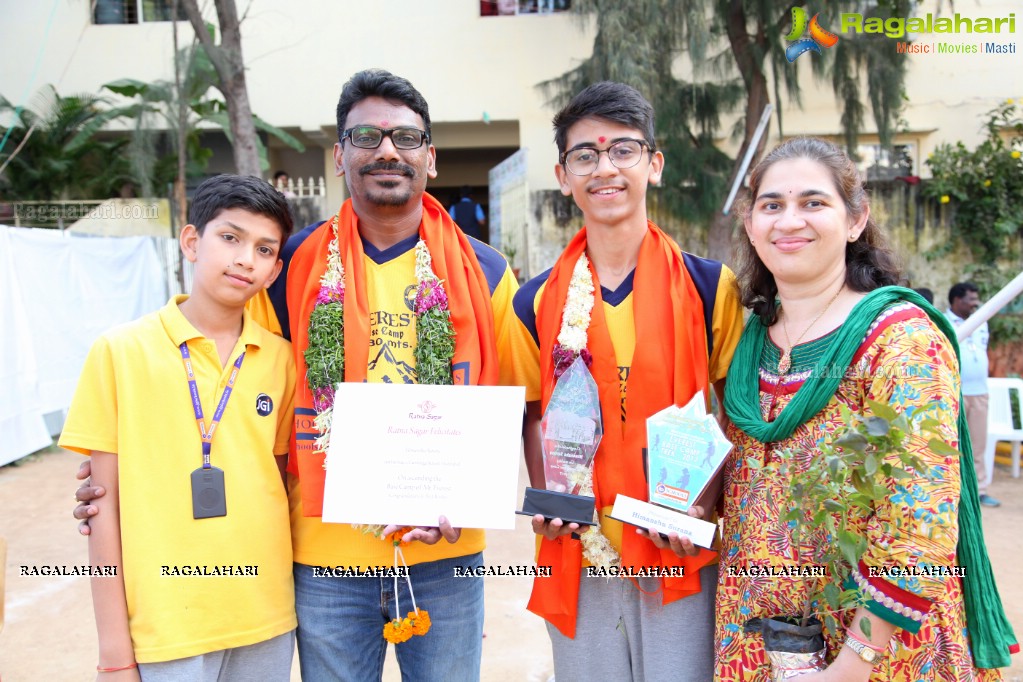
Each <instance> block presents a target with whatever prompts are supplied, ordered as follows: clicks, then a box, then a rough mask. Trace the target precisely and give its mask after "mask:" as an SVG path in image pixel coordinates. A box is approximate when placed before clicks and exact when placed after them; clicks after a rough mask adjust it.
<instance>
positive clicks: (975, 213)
mask: <svg viewBox="0 0 1023 682" xmlns="http://www.w3.org/2000/svg"><path fill="white" fill-rule="evenodd" d="M984 130H985V131H986V133H987V135H986V137H985V139H984V141H983V142H981V143H980V144H979V145H977V147H976V149H973V150H969V149H967V148H966V146H965V145H963V143H962V142H957V143H955V144H954V145H951V144H943V145H941V146H939V147H938V148H937V149H935V150H934V153H933V154H932V155H931V157H930V158H929V159H928V160H927V165H928V166H930V167H931V174H932V176H933V179H932V180H931V182H929V183H927V184H926V185H924V189H923V192H924V194H925V195H926V196H930V197H932V198H934V199H937V200H939V201H940V202H941V203H942V204H949V206H950V208H951V211H952V214H951V215H952V229H953V234H954V235H955V237H956V239H955V240H951V241H949V243H948V244H947V245H946V246H945V247H944V248H943V249H941V250H940V251H936V252H934V253H932V254H928V255H929V257H939V256H942V255H944V253H945V252H946V251H947V250H949V249H951V248H952V246H953V245H954V242H955V241H962V242H963V243H965V244H966V245H967V246H968V247H969V248H970V251H971V253H972V254H973V265H971V266H970V267H969V277H970V279H971V280H973V281H974V282H976V283H977V286H978V287H979V288H980V289H981V296H982V297H983V298H988V297H990V296H991V295H993V294H994V293H996V292H997V291H998V290H1000V289H1001V288H1002V287H1003V286H1005V284H1007V283H1008V282H1009V280H1011V279H1012V278H1013V277H1015V276H1016V275H1017V274H1019V271H1020V266H1021V263H1020V238H1021V237H1023V107H1020V105H1019V104H1018V103H1016V102H1015V100H1011V99H1009V100H1006V101H1004V102H1002V103H1001V104H999V105H998V106H997V107H995V108H994V109H992V110H991V111H989V112H988V113H987V115H986V117H985V121H984ZM990 325H991V337H992V340H993V341H995V342H999V341H1006V340H1011V339H1018V338H1021V337H1023V306H1021V305H1020V304H1019V303H1015V304H1013V305H1011V306H1010V307H1009V309H1008V310H1006V311H1005V312H1004V313H1002V314H999V315H996V316H995V317H993V318H991V320H990Z"/></svg>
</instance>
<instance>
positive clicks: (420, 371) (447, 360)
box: [304, 215, 455, 537]
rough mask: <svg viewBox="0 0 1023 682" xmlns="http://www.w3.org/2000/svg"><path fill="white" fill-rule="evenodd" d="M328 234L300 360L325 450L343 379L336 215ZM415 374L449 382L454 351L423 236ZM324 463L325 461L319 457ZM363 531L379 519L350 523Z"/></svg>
mask: <svg viewBox="0 0 1023 682" xmlns="http://www.w3.org/2000/svg"><path fill="white" fill-rule="evenodd" d="M330 229H331V232H332V233H333V237H332V238H331V240H330V244H329V245H328V247H327V269H326V270H325V271H324V273H323V276H322V277H320V291H319V293H318V294H317V295H316V303H315V304H314V305H313V309H312V312H311V313H310V315H309V346H308V348H307V349H306V351H305V353H304V355H305V361H306V366H307V367H308V372H307V373H306V381H307V382H308V384H309V390H310V391H312V394H313V409H314V410H315V411H316V419H315V420H314V424H315V426H316V430H317V431H318V432H319V436H318V437H317V438H316V441H315V442H314V445H313V447H314V449H315V450H317V451H320V452H326V451H327V446H328V445H329V444H330V430H331V426H332V422H333V415H334V387H335V386H337V385H338V384H339V383H341V382H343V381H344V380H345V325H344V303H345V269H344V265H343V264H342V258H341V248H340V246H339V242H338V235H337V232H338V216H337V215H335V216H334V218H333V219H332V220H331V221H330ZM412 307H413V312H414V313H415V316H416V348H415V360H416V379H417V382H418V383H420V384H442V385H450V384H451V383H452V373H451V360H452V359H453V358H454V356H455V329H454V325H453V324H452V322H451V312H450V310H449V309H448V296H447V292H446V291H445V290H444V285H443V283H442V282H441V281H440V280H439V279H437V275H436V274H435V273H434V272H433V259H432V258H431V256H430V249H429V248H428V247H427V246H426V242H425V241H424V240H423V239H420V240H419V242H418V243H417V244H416V297H415V301H414V303H413V306H412ZM323 467H324V468H326V467H327V462H326V460H324V462H323ZM353 525H354V527H355V528H358V529H359V530H361V531H362V532H364V533H369V534H372V535H374V536H376V537H381V535H382V532H383V529H384V528H385V526H384V525H382V524H353Z"/></svg>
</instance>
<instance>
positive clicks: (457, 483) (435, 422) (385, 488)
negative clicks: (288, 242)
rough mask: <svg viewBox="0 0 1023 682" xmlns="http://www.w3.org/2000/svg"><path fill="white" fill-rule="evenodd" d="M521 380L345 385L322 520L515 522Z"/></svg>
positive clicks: (338, 402)
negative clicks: (475, 383)
mask: <svg viewBox="0 0 1023 682" xmlns="http://www.w3.org/2000/svg"><path fill="white" fill-rule="evenodd" d="M524 405H525V389H524V388H523V387H521V386H431V385H418V384H370V383H362V384H348V383H344V384H341V385H340V386H339V387H338V389H337V392H336V393H335V399H334V421H333V426H332V428H331V441H330V446H329V448H328V450H327V477H326V485H325V487H324V494H323V520H324V521H325V522H328V523H366V524H397V525H405V526H436V525H437V518H438V517H439V516H441V515H443V516H446V517H447V518H448V521H450V522H451V525H452V526H455V527H456V528H494V529H511V528H514V526H515V508H516V497H517V493H518V490H517V488H518V474H519V457H520V453H521V443H522V412H523V408H524Z"/></svg>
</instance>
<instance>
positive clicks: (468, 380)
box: [287, 194, 499, 516]
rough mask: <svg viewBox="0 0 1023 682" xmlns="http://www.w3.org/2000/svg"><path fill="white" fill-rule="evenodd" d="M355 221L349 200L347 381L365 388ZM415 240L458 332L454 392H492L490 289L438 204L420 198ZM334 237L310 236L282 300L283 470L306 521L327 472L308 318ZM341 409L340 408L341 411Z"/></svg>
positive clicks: (343, 224)
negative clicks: (309, 374)
mask: <svg viewBox="0 0 1023 682" xmlns="http://www.w3.org/2000/svg"><path fill="white" fill-rule="evenodd" d="M358 221H359V217H358V216H357V215H355V211H354V209H353V208H352V200H351V199H349V200H348V201H346V202H345V203H344V204H343V205H342V206H341V211H340V213H339V214H338V247H339V251H340V253H341V258H342V259H343V262H344V268H345V304H344V325H345V381H346V382H360V381H366V373H367V365H368V363H369V315H370V310H369V297H368V295H367V292H366V285H365V283H366V275H365V272H366V264H365V253H364V251H363V248H362V239H361V238H360V237H359V230H358V224H359V223H358ZM419 236H420V238H422V239H424V240H425V241H426V246H427V248H429V250H430V255H431V257H432V259H433V271H434V273H435V274H436V275H437V278H438V279H440V280H441V281H442V282H443V283H444V290H445V291H446V292H447V296H448V308H449V309H450V311H451V322H452V325H453V327H454V330H455V357H454V358H453V359H452V363H451V364H452V368H453V374H454V383H455V384H472V385H477V384H478V385H485V386H487V385H495V384H496V383H497V380H498V376H499V369H498V361H497V341H496V339H495V336H494V313H493V310H492V308H491V303H490V287H489V285H488V284H487V279H486V276H485V275H484V274H483V270H482V269H481V268H480V264H479V261H478V260H477V259H476V253H475V252H474V251H473V249H472V246H471V245H470V244H469V240H468V239H467V238H466V236H465V235H464V234H463V233H462V231H461V230H459V229H458V227H457V226H456V225H455V223H454V221H453V220H451V217H450V216H449V215H448V212H447V211H446V210H445V209H444V207H443V206H441V205H440V203H439V202H438V201H437V200H436V199H434V198H433V197H431V196H430V195H429V194H423V221H422V223H421V224H420V226H419ZM331 239H333V234H332V231H331V229H330V224H329V223H324V224H323V225H321V226H320V227H319V228H318V229H317V230H316V231H314V232H313V233H312V234H311V235H310V236H309V238H308V239H306V240H305V242H303V243H302V245H301V246H300V247H299V248H298V249H297V250H296V251H295V255H294V256H293V257H292V259H291V264H290V266H289V268H288V284H287V300H288V310H289V311H291V343H292V347H293V350H294V353H295V365H296V367H297V368H298V377H299V381H298V386H297V388H296V389H295V428H294V429H293V430H292V433H291V450H290V455H289V458H288V470H289V471H290V472H291V473H293V474H295V475H297V476H298V478H299V480H300V481H302V486H301V491H302V509H303V513H304V515H305V516H321V515H322V513H323V483H324V479H325V475H326V472H325V470H324V468H323V460H324V459H325V457H326V455H325V454H324V453H323V452H319V451H314V450H313V439H314V438H315V437H316V435H317V432H316V430H315V428H313V426H312V421H313V417H314V416H315V414H316V413H315V411H314V410H313V394H312V391H310V390H309V385H308V384H307V383H306V380H305V376H306V371H307V367H306V363H305V351H306V348H308V346H309V315H310V314H311V313H312V310H313V306H314V305H315V303H316V295H317V294H318V293H319V291H320V277H322V276H323V273H324V272H325V271H326V270H327V249H328V247H329V246H330V241H331ZM341 409H343V407H342V408H341Z"/></svg>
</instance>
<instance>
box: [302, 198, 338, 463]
mask: <svg viewBox="0 0 1023 682" xmlns="http://www.w3.org/2000/svg"><path fill="white" fill-rule="evenodd" d="M337 220H338V218H337V216H336V215H335V216H334V219H333V220H331V221H330V229H331V231H332V232H333V234H334V237H333V238H332V239H331V240H330V244H329V245H328V247H327V269H326V271H324V273H323V276H322V277H320V291H319V293H318V294H317V295H316V303H315V304H314V305H313V310H312V312H311V313H310V314H309V347H308V348H307V349H306V351H305V353H304V355H305V363H306V366H307V367H308V371H307V373H306V381H307V382H308V383H309V390H310V391H312V394H313V409H314V410H316V419H315V421H314V424H315V425H316V430H317V431H318V432H319V434H320V435H319V436H318V437H317V438H316V441H315V443H314V445H313V447H314V449H316V450H318V451H321V452H326V451H327V445H328V444H329V443H330V427H331V422H332V417H333V414H334V387H335V386H337V385H338V384H340V383H341V382H342V381H344V380H345V324H344V321H345V314H344V306H345V268H344V265H342V263H341V251H340V247H339V246H338V240H337ZM323 466H324V468H326V466H327V463H326V462H324V463H323Z"/></svg>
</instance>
